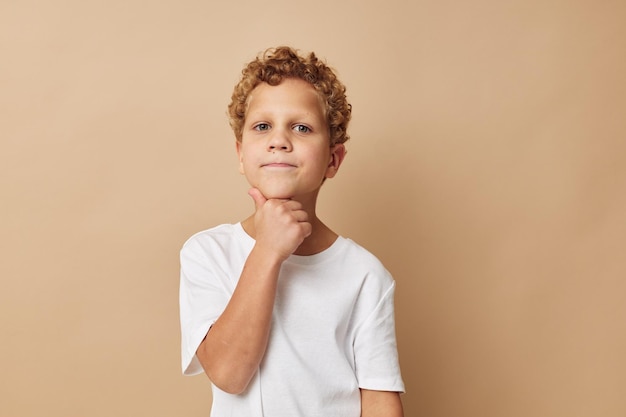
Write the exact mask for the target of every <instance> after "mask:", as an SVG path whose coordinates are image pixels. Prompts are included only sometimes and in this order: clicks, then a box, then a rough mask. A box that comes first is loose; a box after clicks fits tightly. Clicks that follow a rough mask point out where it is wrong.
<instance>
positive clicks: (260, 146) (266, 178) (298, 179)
mask: <svg viewBox="0 0 626 417" xmlns="http://www.w3.org/2000/svg"><path fill="white" fill-rule="evenodd" d="M237 154H238V156H239V170H240V172H241V173H242V174H244V175H245V176H246V178H247V180H248V182H249V183H250V185H251V186H253V187H256V188H258V189H259V190H260V191H261V193H262V194H263V195H264V196H265V198H268V199H269V198H281V199H297V200H306V199H307V198H308V199H310V198H313V199H314V198H315V197H316V196H317V192H318V191H319V188H320V186H321V185H322V182H323V181H324V179H325V178H332V177H334V176H335V174H336V173H337V170H338V169H339V166H340V165H341V162H342V161H343V158H344V156H345V148H344V146H343V144H338V145H335V146H332V147H331V146H330V138H329V132H328V125H327V123H326V117H325V115H324V106H323V104H322V101H321V100H320V98H319V96H318V94H317V92H316V91H315V89H314V88H313V86H311V85H310V84H308V83H307V82H305V81H303V80H299V79H286V80H284V81H283V82H281V83H280V84H279V85H277V86H270V85H269V84H266V83H262V84H259V85H258V86H257V87H256V88H255V89H254V90H253V91H252V93H251V94H250V97H249V99H248V109H247V112H246V120H245V123H244V126H243V132H242V139H241V142H237Z"/></svg>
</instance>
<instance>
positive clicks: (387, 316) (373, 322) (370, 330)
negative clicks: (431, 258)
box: [354, 281, 404, 392]
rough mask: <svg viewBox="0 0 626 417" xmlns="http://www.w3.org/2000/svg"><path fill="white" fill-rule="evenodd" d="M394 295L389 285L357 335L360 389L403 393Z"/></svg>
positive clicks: (357, 369)
mask: <svg viewBox="0 0 626 417" xmlns="http://www.w3.org/2000/svg"><path fill="white" fill-rule="evenodd" d="M394 291H395V282H393V281H392V282H391V285H390V286H389V288H388V289H387V290H386V292H385V293H384V294H383V296H382V298H381V299H380V301H379V302H378V304H377V305H376V306H375V308H374V310H373V311H372V312H371V313H370V314H369V315H368V316H367V318H366V319H365V320H364V321H363V323H362V324H361V325H360V326H359V328H358V330H357V332H356V337H355V340H354V355H355V367H356V375H357V379H358V382H359V387H360V388H363V389H369V390H376V391H396V392H404V383H403V381H402V376H401V373H400V365H399V362H398V349H397V343H396V331H395V318H394V302H393V301H394V300H393V297H394Z"/></svg>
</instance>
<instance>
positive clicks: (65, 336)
mask: <svg viewBox="0 0 626 417" xmlns="http://www.w3.org/2000/svg"><path fill="white" fill-rule="evenodd" d="M625 23H626V3H624V2H621V1H608V0H607V1H591V0H588V1H569V0H568V1H565V0H562V1H559V0H544V1H521V0H514V1H499V0H478V1H471V2H461V1H447V0H444V1H440V0H437V1H434V0H417V1H412V2H408V1H407V2H405V1H400V0H391V1H380V2H376V1H365V2H364V1H356V0H354V1H343V2H342V1H335V0H322V1H318V2H302V3H299V2H291V1H286V0H268V1H266V2H260V3H259V2H252V1H239V2H232V3H228V2H201V1H194V0H177V1H173V0H160V1H147V0H125V1H121V0H112V1H106V2H105V1H78V0H66V1H63V0H57V1H54V2H48V1H43V0H39V1H37V0H24V1H11V0H9V1H3V2H2V3H1V4H0V48H1V49H0V50H1V54H0V56H1V57H0V60H1V62H0V135H1V151H0V174H1V176H0V186H1V194H0V198H1V205H0V214H1V216H0V227H1V229H0V233H1V235H0V236H1V240H0V242H1V243H0V245H1V247H0V250H1V251H0V253H1V254H2V260H1V262H0V278H1V281H0V329H1V331H2V333H1V337H2V342H1V343H0V360H1V361H2V366H1V368H0V369H1V370H2V377H1V378H0V396H1V399H0V415H2V416H7V417H8V416H11V417H13V416H20V417H34V416H52V417H56V416H59V417H61V416H90V417H98V416H107V417H109V416H144V415H145V416H153V417H160V416H190V417H191V416H198V417H199V416H207V415H208V413H209V405H210V389H209V383H208V380H207V378H206V377H204V376H198V377H194V378H184V377H182V376H181V373H180V359H179V328H178V299H177V296H178V293H177V292H178V268H179V264H178V251H179V249H180V247H181V245H182V244H183V242H184V241H185V240H186V239H187V238H188V237H189V236H190V235H191V234H193V233H195V232H197V231H199V230H202V229H205V228H208V227H211V226H214V225H216V224H219V223H223V222H236V221H238V220H240V219H242V218H243V217H244V216H246V215H248V214H249V213H251V211H252V209H253V205H252V201H251V200H250V198H249V197H248V196H247V195H246V190H247V185H246V183H245V181H244V179H243V178H242V177H241V176H240V175H239V174H238V172H237V163H236V157H235V153H234V139H233V136H232V133H231V132H230V130H229V127H228V123H227V119H226V115H225V113H226V105H227V104H228V102H229V98H230V94H231V90H232V87H233V85H234V83H235V82H236V81H237V79H238V77H239V73H240V70H241V68H242V66H243V65H244V63H245V62H247V61H249V60H250V59H252V58H253V57H254V56H255V55H256V54H257V52H259V51H261V50H263V49H265V48H267V47H269V46H276V45H280V44H289V45H293V46H295V47H297V48H300V49H301V50H303V51H310V50H314V51H316V52H317V54H318V55H319V56H320V57H323V58H325V59H326V60H328V62H329V63H330V64H331V65H332V66H333V67H335V68H336V69H337V71H338V73H339V75H340V78H341V79H342V80H343V81H344V82H345V84H346V85H347V87H348V95H349V99H350V101H351V102H352V104H353V106H354V116H353V122H352V124H351V128H350V134H351V136H352V139H351V140H350V142H348V149H349V153H348V157H347V159H346V162H345V164H344V166H343V167H342V169H341V171H340V173H339V175H338V176H337V177H336V178H335V179H333V180H331V181H328V182H327V183H326V184H325V185H324V187H323V188H324V189H323V191H322V195H321V199H320V215H321V216H322V217H323V218H324V219H325V220H326V222H327V223H328V224H329V225H330V226H332V227H333V228H334V229H335V230H336V231H337V232H339V233H340V234H342V235H344V236H346V237H350V238H353V239H355V240H357V241H358V242H359V243H361V244H362V245H363V246H365V247H367V248H368V249H370V250H371V251H372V252H374V253H375V254H376V255H377V256H378V257H379V258H380V259H381V260H382V261H383V262H384V263H385V265H386V266H387V268H388V269H389V270H390V271H391V272H392V273H393V274H394V276H395V278H396V281H397V285H398V291H397V296H396V310H397V311H396V314H397V331H398V343H399V350H400V355H401V365H402V370H403V375H404V379H405V382H406V387H407V391H408V392H407V394H405V395H404V396H403V401H404V406H405V414H406V416H407V417H412V416H429V417H438V416H446V417H460V416H467V417H488V416H493V417H502V416H507V417H515V416H520V417H521V416H524V417H527V416H551V417H554V416H567V417H575V416H580V417H588V416H603V417H623V416H624V415H626V397H625V396H624V393H625V392H626V356H625V354H624V353H625V352H626V280H625V278H626V261H625V258H626V257H625V256H624V251H625V247H626V192H625V191H626V117H625V115H626V82H625V77H624V74H626V24H625Z"/></svg>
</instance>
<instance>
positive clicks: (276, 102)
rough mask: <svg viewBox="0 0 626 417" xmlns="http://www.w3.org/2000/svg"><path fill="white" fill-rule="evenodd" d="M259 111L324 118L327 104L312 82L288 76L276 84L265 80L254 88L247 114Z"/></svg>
mask: <svg viewBox="0 0 626 417" xmlns="http://www.w3.org/2000/svg"><path fill="white" fill-rule="evenodd" d="M257 112H280V113H288V112H292V113H307V114H309V115H311V116H321V117H322V118H324V114H325V106H324V102H323V101H322V98H321V97H320V94H319V93H318V92H317V91H316V90H315V87H313V86H312V85H311V84H309V83H308V82H306V81H304V80H300V79H297V78H287V79H285V80H283V81H282V82H281V83H280V84H278V85H275V86H272V85H269V84H267V83H265V82H263V83H261V84H259V85H257V86H256V87H255V88H254V89H253V90H252V92H251V93H250V96H249V97H248V106H247V111H246V114H248V115H249V114H253V113H257Z"/></svg>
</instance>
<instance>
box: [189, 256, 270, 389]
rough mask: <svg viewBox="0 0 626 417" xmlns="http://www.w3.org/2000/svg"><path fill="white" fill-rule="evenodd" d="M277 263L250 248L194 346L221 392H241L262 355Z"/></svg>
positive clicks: (265, 341) (268, 324)
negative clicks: (217, 315)
mask: <svg viewBox="0 0 626 417" xmlns="http://www.w3.org/2000/svg"><path fill="white" fill-rule="evenodd" d="M281 263H282V260H280V259H277V258H276V257H274V256H272V255H271V254H269V253H267V252H264V251H263V249H261V248H258V247H255V248H254V249H253V250H252V252H251V253H250V255H249V256H248V259H247V260H246V263H245V265H244V268H243V271H242V273H241V277H240V278H239V282H238V284H237V287H236V288H235V291H234V293H233V295H232V297H231V299H230V301H229V303H228V305H227V307H226V309H225V310H224V312H223V313H222V315H221V316H220V318H219V319H218V320H217V321H216V322H215V323H214V324H213V326H212V327H211V330H210V331H209V332H208V333H207V336H206V338H205V339H204V341H203V342H202V343H201V345H200V347H199V348H198V351H197V356H198V359H199V360H200V363H201V364H202V366H203V368H204V370H205V372H206V374H207V375H208V376H209V378H210V379H211V381H212V382H213V383H214V384H215V385H216V386H218V387H219V388H220V389H221V390H223V391H226V392H229V393H233V394H238V393H241V392H242V391H244V390H245V388H246V387H247V385H248V383H249V382H250V380H251V379H252V377H253V376H254V373H255V372H256V370H257V369H258V365H259V363H260V362H261V360H262V358H263V355H264V353H265V349H266V347H267V341H268V337H269V329H270V323H271V318H272V310H273V306H274V299H275V296H276V282H277V279H278V273H279V271H280V265H281Z"/></svg>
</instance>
